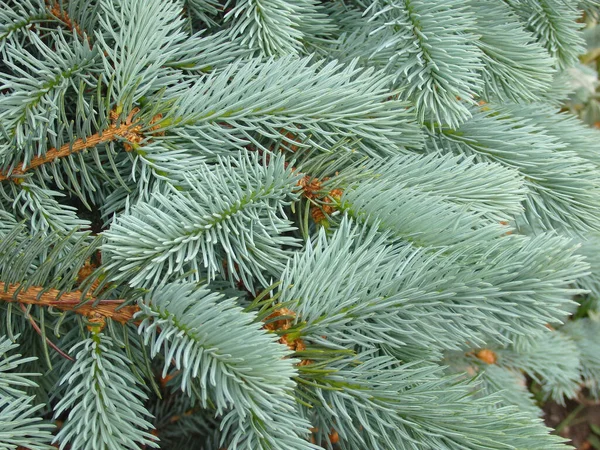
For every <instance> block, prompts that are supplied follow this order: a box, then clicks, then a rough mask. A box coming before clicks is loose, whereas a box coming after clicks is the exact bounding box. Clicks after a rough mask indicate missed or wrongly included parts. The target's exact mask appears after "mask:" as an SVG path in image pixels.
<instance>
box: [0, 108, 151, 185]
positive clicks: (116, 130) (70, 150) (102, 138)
mask: <svg viewBox="0 0 600 450" xmlns="http://www.w3.org/2000/svg"><path fill="white" fill-rule="evenodd" d="M137 111H139V109H137V108H136V109H134V110H133V111H132V112H131V113H130V114H129V116H127V119H126V120H125V122H124V123H121V124H120V125H118V126H117V125H116V118H115V117H113V119H114V120H113V123H112V125H110V126H109V127H108V128H107V129H106V130H104V131H103V132H102V133H96V134H93V135H92V136H89V137H87V138H85V139H84V138H79V139H77V140H75V141H74V142H72V143H71V142H68V143H66V144H64V145H63V146H62V147H60V148H51V149H50V150H48V151H47V152H46V154H45V155H43V156H36V157H35V158H32V159H31V161H30V162H29V165H27V166H25V165H24V164H23V163H19V164H18V165H17V167H16V168H15V169H13V170H12V171H11V172H10V173H8V174H6V173H0V181H5V180H9V179H14V178H15V177H18V176H19V175H23V174H24V173H25V172H27V171H29V170H32V169H35V168H37V167H40V166H42V165H44V164H47V163H51V162H52V161H54V160H56V159H59V158H65V157H67V156H69V155H73V154H75V153H78V152H81V151H83V150H85V149H88V148H94V147H96V146H97V145H100V144H104V143H107V142H111V141H114V140H116V139H119V138H122V139H125V140H127V141H130V142H135V143H137V142H140V141H141V140H142V136H141V126H140V125H138V124H136V123H132V119H133V115H134V114H136V113H137ZM131 148H132V147H131V146H130V145H129V146H125V149H126V150H131Z"/></svg>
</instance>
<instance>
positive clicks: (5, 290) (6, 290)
mask: <svg viewBox="0 0 600 450" xmlns="http://www.w3.org/2000/svg"><path fill="white" fill-rule="evenodd" d="M82 298H83V293H82V292H81V291H71V292H65V293H63V294H62V295H61V294H60V291H59V290H58V289H43V288H42V287H39V286H31V287H29V288H26V289H21V285H19V284H12V285H7V284H5V283H3V282H0V301H4V302H8V303H20V304H22V305H39V306H48V307H52V308H56V309H60V310H61V311H73V312H75V313H77V314H81V315H82V316H86V317H88V318H90V319H91V320H92V321H97V319H98V317H99V316H102V317H103V318H110V319H112V320H114V321H116V322H119V323H126V322H128V321H129V320H131V319H132V318H133V315H134V314H135V313H136V312H138V311H139V308H138V307H137V306H135V305H129V306H122V305H123V303H124V302H125V300H98V301H97V303H96V304H94V303H95V302H94V301H93V298H91V297H90V301H89V302H88V303H83V304H82V303H81V299H82Z"/></svg>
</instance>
